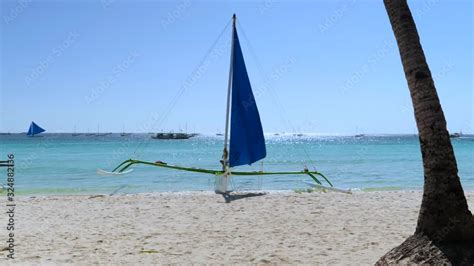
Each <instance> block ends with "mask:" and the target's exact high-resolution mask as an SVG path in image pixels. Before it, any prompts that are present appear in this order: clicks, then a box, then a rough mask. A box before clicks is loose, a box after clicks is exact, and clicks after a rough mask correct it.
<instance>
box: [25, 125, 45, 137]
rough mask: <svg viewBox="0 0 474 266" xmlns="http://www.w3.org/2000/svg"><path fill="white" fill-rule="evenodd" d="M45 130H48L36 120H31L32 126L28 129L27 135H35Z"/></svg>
mask: <svg viewBox="0 0 474 266" xmlns="http://www.w3.org/2000/svg"><path fill="white" fill-rule="evenodd" d="M44 131H46V130H44V129H42V128H41V127H40V126H38V125H37V124H36V123H35V122H31V124H30V128H29V129H28V133H27V134H26V135H27V136H34V135H36V134H39V133H41V132H44Z"/></svg>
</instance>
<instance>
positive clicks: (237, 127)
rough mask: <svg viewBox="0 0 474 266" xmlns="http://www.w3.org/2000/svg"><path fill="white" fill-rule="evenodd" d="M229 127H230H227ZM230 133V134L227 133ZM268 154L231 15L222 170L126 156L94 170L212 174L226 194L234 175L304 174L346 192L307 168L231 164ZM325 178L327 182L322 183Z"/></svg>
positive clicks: (218, 188) (318, 184) (219, 190)
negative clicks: (159, 169)
mask: <svg viewBox="0 0 474 266" xmlns="http://www.w3.org/2000/svg"><path fill="white" fill-rule="evenodd" d="M229 126H230V128H229ZM229 134H230V136H229ZM266 155H267V152H266V147H265V138H264V135H263V129H262V124H261V121H260V115H259V113H258V109H257V104H256V102H255V97H254V95H253V92H252V87H251V85H250V80H249V77H248V74H247V69H246V67H245V62H244V57H243V54H242V50H241V47H240V42H239V37H238V35H237V29H236V16H235V14H234V15H233V17H232V44H231V57H230V69H229V80H228V87H227V107H226V121H225V134H224V150H223V155H222V160H221V161H220V162H221V164H222V170H210V169H201V168H193V167H183V166H177V165H169V164H167V163H164V162H161V161H157V162H149V161H142V160H134V159H129V160H126V161H124V162H122V163H121V164H119V165H118V166H117V167H116V168H115V169H113V170H112V172H108V171H104V170H101V169H98V170H97V172H98V173H99V174H103V175H122V174H126V173H129V172H130V171H131V170H132V169H131V168H130V167H131V166H132V165H137V164H144V165H149V166H155V167H162V168H168V169H174V170H181V171H188V172H195V173H202V174H211V175H214V176H215V192H216V193H218V194H227V193H229V192H231V191H230V190H229V181H230V177H231V175H233V176H264V175H307V176H309V177H311V179H312V180H313V181H314V182H315V184H314V185H315V186H314V187H317V188H322V189H325V188H326V189H328V190H334V191H339V192H347V191H345V190H340V189H333V184H332V183H331V182H330V181H329V179H328V178H326V176H324V175H323V174H322V173H320V172H318V171H309V170H308V169H307V168H305V169H303V170H302V171H286V172H264V171H254V172H241V171H232V170H231V169H232V167H236V166H239V165H250V164H252V163H255V162H257V161H259V160H261V159H263V158H265V157H266ZM318 177H319V178H321V180H324V182H325V183H327V185H323V182H322V181H321V180H320V179H319V178H318Z"/></svg>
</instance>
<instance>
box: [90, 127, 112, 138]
mask: <svg viewBox="0 0 474 266" xmlns="http://www.w3.org/2000/svg"><path fill="white" fill-rule="evenodd" d="M108 135H112V132H106V133H100V125H97V134H94V136H97V137H103V136H108Z"/></svg>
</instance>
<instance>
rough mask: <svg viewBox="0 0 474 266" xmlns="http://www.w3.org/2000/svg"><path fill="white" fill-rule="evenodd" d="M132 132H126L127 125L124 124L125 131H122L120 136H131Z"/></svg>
mask: <svg viewBox="0 0 474 266" xmlns="http://www.w3.org/2000/svg"><path fill="white" fill-rule="evenodd" d="M131 134H132V133H126V132H125V126H123V131H122V133H120V136H121V137H126V136H130V135H131Z"/></svg>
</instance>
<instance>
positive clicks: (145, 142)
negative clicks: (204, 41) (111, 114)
mask: <svg viewBox="0 0 474 266" xmlns="http://www.w3.org/2000/svg"><path fill="white" fill-rule="evenodd" d="M231 21H232V20H229V21H228V22H227V24H226V25H225V27H224V29H223V30H222V31H221V32H220V34H219V35H218V37H217V39H216V40H215V41H214V43H213V44H212V45H211V47H210V48H209V50H207V52H206V54H205V56H204V58H203V59H202V60H201V61H200V63H199V64H198V65H197V66H196V67H195V68H194V70H193V71H192V72H191V75H194V74H196V73H197V71H198V70H199V68H200V67H201V66H202V65H203V64H204V62H206V60H207V58H208V57H209V55H210V54H211V53H212V51H213V50H214V48H215V47H216V45H217V43H218V42H219V40H220V39H221V37H222V35H224V33H225V31H226V30H227V28H228V27H229V25H230V23H231ZM187 88H188V87H187V86H185V85H182V86H181V88H180V90H179V91H178V93H177V94H176V95H175V96H174V97H173V99H172V100H171V102H170V103H169V104H168V106H167V108H166V109H165V110H166V111H165V112H164V114H162V115H161V116H160V119H159V120H158V121H156V122H155V123H154V124H152V126H151V129H154V128H156V126H157V125H161V124H162V123H163V122H164V121H165V120H166V118H167V117H168V116H169V114H170V113H171V111H172V110H173V108H174V107H175V105H176V104H177V103H178V101H179V100H180V98H181V96H182V95H183V94H184V92H185V91H186V89H187ZM150 140H151V138H145V139H144V140H143V141H141V142H139V144H138V145H137V147H136V148H135V150H134V152H133V155H134V156H135V155H136V156H137V157H139V155H138V154H137V151H138V150H139V149H142V145H143V149H145V148H146V147H147V146H148V142H149V141H150Z"/></svg>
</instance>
